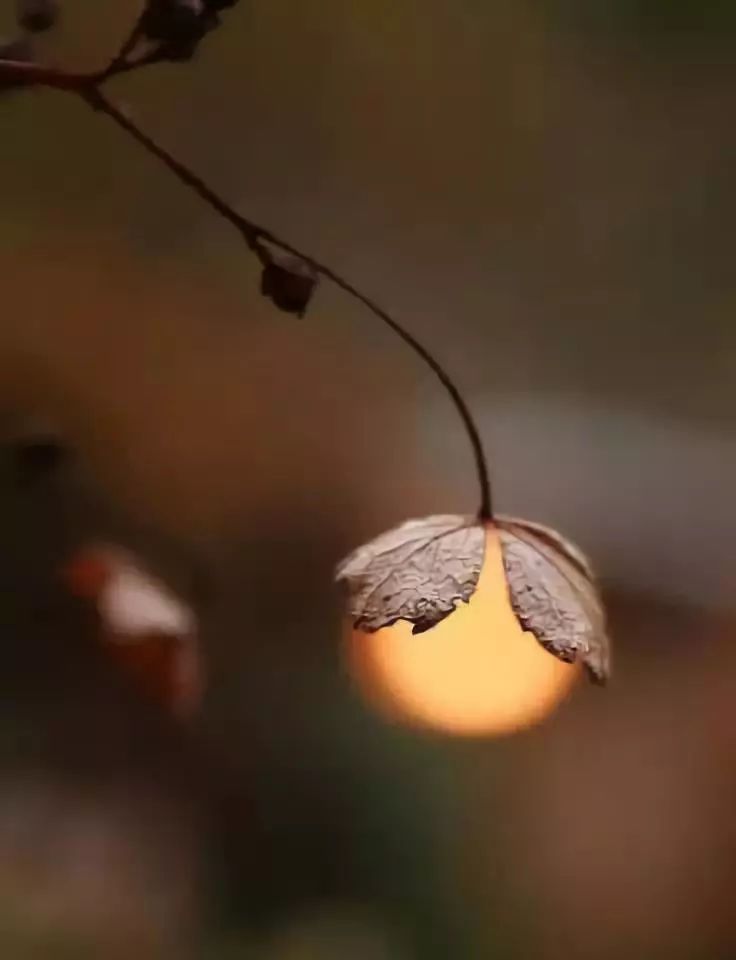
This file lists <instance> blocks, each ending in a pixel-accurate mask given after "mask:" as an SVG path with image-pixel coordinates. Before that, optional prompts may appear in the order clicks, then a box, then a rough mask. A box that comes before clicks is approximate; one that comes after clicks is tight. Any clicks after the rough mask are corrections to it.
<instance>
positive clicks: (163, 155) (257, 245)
mask: <svg viewBox="0 0 736 960" xmlns="http://www.w3.org/2000/svg"><path fill="white" fill-rule="evenodd" d="M133 33H136V31H135V30H134V31H133ZM129 43H130V38H129V39H128V42H126V44H124V45H123V48H122V49H121V53H122V54H123V56H122V59H121V54H118V55H117V56H116V57H115V58H114V59H113V60H112V61H111V64H110V66H109V67H108V68H107V69H105V70H103V71H101V72H98V73H94V74H79V73H68V72H66V71H61V70H54V69H49V68H45V67H40V66H37V65H35V64H26V63H16V62H14V61H7V60H0V81H2V80H9V81H11V82H16V83H18V84H19V85H30V86H32V85H38V86H46V87H52V88H55V89H58V90H66V91H68V92H72V93H76V94H78V95H79V96H81V97H82V99H83V100H85V102H86V103H88V104H89V105H90V106H91V107H92V108H93V109H94V110H96V111H99V112H100V113H103V114H104V115H105V116H107V117H109V118H110V119H111V120H112V121H113V122H114V123H116V124H117V125H118V126H119V127H120V128H121V129H122V130H124V131H125V133H127V134H128V136H130V137H132V138H133V139H134V140H135V141H136V142H137V143H138V144H140V146H142V147H143V148H144V149H145V150H146V151H147V152H148V153H150V154H151V155H152V156H154V157H156V158H157V159H158V160H159V161H160V162H161V163H163V164H164V165H165V166H166V167H167V169H169V170H170V171H171V172H172V173H173V174H174V175H175V176H176V177H177V179H178V180H180V181H181V182H182V183H183V184H185V186H187V187H188V188H189V189H190V190H192V191H193V192H194V193H195V194H196V195H197V196H198V197H199V198H200V199H201V200H203V201H204V202H205V203H206V204H207V205H208V206H209V207H210V208H211V209H213V210H214V211H215V212H216V213H217V214H218V215H219V216H220V217H222V218H223V219H224V220H226V221H227V222H228V223H230V224H231V225H232V226H233V227H234V228H235V229H236V230H237V231H238V233H239V234H240V235H241V237H242V238H243V240H245V242H246V244H247V245H248V247H249V248H250V249H251V250H252V251H253V252H254V253H255V255H256V256H257V257H258V258H259V259H260V260H261V262H262V263H267V262H268V258H267V251H266V250H265V249H264V246H263V244H264V242H265V243H267V244H271V245H272V246H274V247H277V248H278V249H280V250H282V251H284V252H285V253H289V254H291V255H292V256H295V257H297V258H298V259H299V260H301V261H302V262H303V263H305V264H307V265H308V266H309V267H311V268H312V270H314V271H315V272H316V273H318V274H320V275H321V276H323V277H325V278H327V279H328V280H330V281H332V283H334V284H335V285H336V286H337V287H339V288H340V289H341V290H343V291H345V293H347V294H349V295H350V296H352V297H354V298H355V299H356V300H358V301H359V302H360V303H362V304H363V306H365V307H366V308H367V309H368V310H369V311H370V312H371V313H372V314H373V315H374V316H376V317H378V318H379V319H380V320H381V321H383V323H384V324H386V326H388V327H389V328H390V329H391V330H393V331H394V333H395V334H397V336H399V337H400V338H401V339H402V340H403V341H404V343H406V344H407V345H408V346H409V347H411V349H412V350H413V351H414V352H415V353H416V354H417V355H418V356H419V357H421V359H422V360H423V361H424V362H425V363H426V364H427V366H428V367H429V368H430V369H431V370H432V372H433V373H434V374H435V376H436V377H437V379H438V380H439V381H440V383H441V384H442V386H443V387H444V388H445V390H446V391H447V393H448V395H449V396H450V399H451V400H452V402H453V404H454V406H455V408H456V410H457V412H458V414H459V416H460V418H461V420H462V422H463V426H464V427H465V431H466V433H467V436H468V440H469V441H470V444H471V447H472V449H473V455H474V458H475V466H476V472H477V477H478V485H479V490H480V506H479V509H478V516H479V518H480V519H481V520H483V521H485V520H490V519H491V518H492V516H493V504H492V499H491V481H490V475H489V470H488V464H487V461H486V457H485V453H484V450H483V443H482V440H481V437H480V432H479V430H478V427H477V425H476V423H475V420H474V418H473V415H472V414H471V412H470V409H469V408H468V405H467V404H466V402H465V400H464V399H463V396H462V394H461V393H460V391H459V389H458V388H457V386H456V385H455V383H454V382H453V380H452V378H451V377H450V375H449V374H448V373H447V371H446V370H445V369H444V367H443V366H442V365H441V364H440V362H439V361H438V360H437V359H436V358H435V357H434V356H433V355H432V354H431V353H430V351H429V350H428V349H427V348H426V347H425V346H424V345H423V344H421V343H420V342H419V341H418V340H417V339H416V337H414V335H413V334H411V333H409V331H408V330H406V329H405V328H404V327H403V326H402V325H401V324H400V323H399V322H398V321H397V320H394V318H393V317H392V316H391V315H390V314H389V313H388V312H387V311H386V310H384V309H383V307H381V306H379V305H378V304H377V303H376V302H375V301H374V300H373V299H371V298H370V297H368V296H366V295H365V294H364V293H361V292H360V290H359V289H358V288H357V287H355V286H353V284H352V283H350V282H349V281H348V280H345V279H344V278H343V277H342V276H341V275H340V274H339V273H336V272H335V271H334V270H333V269H332V268H331V267H329V266H327V264H325V263H322V262H321V261H319V260H316V259H315V258H314V257H312V256H310V255H309V254H307V253H304V252H303V251H302V250H300V249H299V248H298V247H295V246H294V245H293V244H291V243H289V242H288V241H287V240H283V239H282V238H281V237H279V236H277V235H276V234H275V233H273V232H272V231H271V230H269V229H268V228H267V227H263V226H261V225H260V224H257V223H254V222H253V221H252V220H249V219H248V218H247V217H244V216H243V215H242V214H240V213H238V212H237V210H235V209H234V208H233V207H232V206H231V205H230V204H229V203H228V202H227V201H226V200H225V199H224V198H223V197H221V196H220V195H219V194H218V193H216V191H214V190H213V189H212V188H211V187H210V186H209V185H208V184H207V183H205V181H204V180H203V179H202V178H201V177H200V176H198V175H197V174H196V173H194V171H192V170H191V169H190V168H189V167H187V166H186V165H185V164H183V163H182V162H181V161H180V160H178V159H177V158H176V157H174V156H173V155H172V154H171V153H170V152H169V151H168V150H166V149H165V148H164V147H162V146H161V145H160V144H159V143H157V142H156V141H155V140H154V139H153V138H152V137H151V136H150V135H149V134H147V133H145V132H144V131H143V130H141V128H140V127H139V126H138V125H137V124H136V123H135V122H134V121H133V120H131V118H130V117H129V116H127V115H126V114H125V113H124V112H123V111H122V110H121V109H120V108H119V107H118V106H116V105H115V104H114V103H113V102H112V101H111V100H110V99H109V98H108V97H107V96H106V95H105V94H104V93H103V91H102V89H101V87H102V84H103V82H104V81H105V80H107V79H109V78H110V77H112V76H114V75H116V74H118V73H123V72H129V71H130V70H134V69H137V68H138V67H139V66H146V65H148V64H149V63H152V62H156V57H155V52H154V54H151V55H150V57H143V58H141V59H139V60H137V61H129V60H127V59H126V58H127V56H128V53H129V52H130V50H129V49H126V48H127V46H128V44H129ZM132 46H134V43H133V44H132V45H131V46H130V49H132Z"/></svg>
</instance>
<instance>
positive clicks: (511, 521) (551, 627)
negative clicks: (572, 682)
mask: <svg viewBox="0 0 736 960" xmlns="http://www.w3.org/2000/svg"><path fill="white" fill-rule="evenodd" d="M495 523H496V527H497V528H498V534H499V538H500V540H501V550H502V553H503V562H504V567H505V570H506V579H507V581H508V585H509V596H510V599H511V605H512V607H513V609H514V612H515V614H516V616H517V618H518V619H519V622H520V623H521V625H522V626H523V627H524V629H525V630H529V631H530V632H531V633H533V634H534V636H535V637H536V638H537V640H539V642H540V643H541V644H542V646H543V647H545V649H547V650H549V651H550V653H552V654H554V655H555V656H556V657H559V659H560V660H565V661H567V662H568V663H573V662H575V661H577V660H582V662H583V663H584V664H585V666H586V667H587V668H588V671H589V672H590V674H591V676H592V678H593V679H594V680H596V681H597V682H598V683H605V681H606V679H607V678H608V674H609V670H610V665H609V659H610V654H609V640H608V636H607V633H606V623H605V614H604V611H603V606H602V603H601V600H600V596H599V593H598V587H597V585H596V582H595V577H594V575H593V571H592V570H591V567H590V564H589V562H588V560H587V558H586V557H585V555H584V554H583V553H581V551H580V550H579V549H578V548H577V547H576V546H575V545H574V544H572V543H570V542H569V541H568V540H565V539H564V538H563V537H562V536H560V534H559V533H557V531H555V530H552V529H550V528H549V527H544V526H542V525H541V524H536V523H530V522H529V521H527V520H519V519H516V518H513V517H498V518H496V521H495Z"/></svg>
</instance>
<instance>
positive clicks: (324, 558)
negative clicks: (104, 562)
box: [0, 0, 736, 960]
mask: <svg viewBox="0 0 736 960" xmlns="http://www.w3.org/2000/svg"><path fill="white" fill-rule="evenodd" d="M136 11H137V4H136V3H134V2H132V0H130V2H129V0H117V2H116V3H114V4H100V3H95V2H93V0H67V2H66V3H65V4H64V15H63V19H62V22H61V23H60V25H59V27H58V28H57V29H56V30H55V31H54V32H53V33H51V34H49V35H48V37H47V38H46V37H44V38H43V39H42V40H41V41H40V44H39V45H40V47H41V49H42V52H43V54H44V56H45V57H46V58H47V59H48V60H50V61H52V62H57V63H63V64H65V65H68V66H70V67H74V68H80V69H82V68H92V67H95V66H99V65H102V64H104V63H105V62H106V60H107V59H108V58H109V55H110V53H111V51H112V50H114V49H115V48H116V46H117V45H119V43H120V39H121V37H122V36H124V35H125V33H126V31H127V29H129V26H130V23H131V21H132V18H133V17H134V16H135V14H136ZM224 19H225V23H224V25H223V27H222V28H221V29H219V30H218V31H216V32H215V33H213V34H212V35H211V36H210V37H209V38H207V40H206V41H205V43H204V44H203V46H202V49H201V51H200V55H199V57H198V58H197V60H196V61H195V62H193V63H191V64H185V65H181V66H176V65H164V66H161V67H158V68H156V69H155V70H151V71H150V73H145V74H139V75H135V76H132V77H129V78H119V79H117V80H116V81H115V82H114V83H113V84H111V93H114V95H115V96H116V97H117V98H118V100H119V102H121V103H123V104H124V105H125V107H126V108H127V109H129V110H130V111H131V113H132V114H134V115H135V117H136V119H137V120H138V122H139V123H140V124H141V125H142V126H143V127H144V128H145V129H147V130H149V131H150V132H152V133H153V134H155V135H156V136H157V137H158V138H159V139H160V141H161V142H162V143H164V144H166V145H167V146H168V147H170V148H171V149H172V150H173V151H174V152H176V153H177V154H178V155H180V156H181V158H182V159H184V160H186V161H187V162H188V163H190V164H191V166H192V167H193V168H195V169H196V170H197V171H198V172H200V173H201V174H202V175H204V176H205V177H206V178H207V179H208V180H209V181H210V182H211V183H212V184H213V185H214V186H215V187H216V188H217V189H218V190H220V191H221V192H222V193H223V194H224V195H225V196H226V197H227V198H228V199H229V200H230V201H231V202H232V203H233V204H234V205H235V206H236V207H237V208H238V209H240V210H242V211H243V212H244V213H246V214H247V215H248V216H251V217H252V218H253V219H255V220H256V221H259V222H263V223H265V224H267V225H268V226H270V227H272V228H273V229H274V230H276V231H278V232H281V233H282V234H283V235H284V236H285V237H286V238H288V239H290V240H291V241H293V242H294V243H295V244H297V245H299V246H301V247H303V248H305V249H307V250H308V251H310V252H311V253H313V254H314V255H315V256H317V257H319V258H320V259H322V260H324V261H326V262H327V263H329V264H330V265H332V266H333V267H334V268H335V269H336V270H338V271H340V272H341V273H343V274H344V275H345V276H346V277H347V278H349V279H351V280H352V281H353V282H355V283H356V284H357V285H358V286H360V287H361V288H362V289H364V290H365V291H366V292H368V293H370V294H372V295H374V296H375V297H376V299H378V300H379V301H380V302H381V303H382V304H384V305H386V306H387V307H388V308H389V309H391V310H392V311H393V312H395V314H396V315H397V317H399V318H400V319H401V320H402V321H403V322H404V323H405V324H406V326H407V327H408V328H409V329H411V330H412V331H413V332H414V333H415V334H416V335H417V336H418V337H419V338H420V339H422V340H423V341H424V342H425V343H426V344H427V345H428V346H429V347H430V348H431V349H432V350H433V351H434V352H435V353H436V354H437V355H438V356H439V357H440V358H441V359H442V361H443V363H445V365H446V366H447V368H448V369H449V370H450V371H451V372H452V373H453V375H454V376H455V377H456V379H457V381H458V383H459V385H460V386H461V388H462V389H463V391H464V393H465V395H466V396H467V398H468V400H469V402H470V404H471V406H472V408H473V409H474V411H475V412H476V413H477V416H478V420H479V424H480V427H481V430H482V433H483V436H484V439H485V441H486V444H487V446H488V449H489V452H490V457H491V461H492V467H493V473H494V478H495V488H496V496H497V501H498V506H499V508H500V509H502V510H503V511H505V512H512V513H517V514H520V515H522V516H526V517H529V518H531V519H537V520H541V521H543V522H546V523H549V524H553V525H556V526H559V527H560V528H561V529H562V530H564V531H565V532H566V533H567V534H569V535H570V536H571V537H573V538H574V539H575V540H576V541H577V542H579V543H580V544H581V545H582V546H583V547H584V548H585V549H586V550H587V551H588V552H589V553H590V554H591V556H592V557H593V559H594V562H595V564H596V566H597V568H598V569H599V571H600V573H601V577H602V580H603V583H604V587H605V592H606V598H607V604H608V608H609V611H610V618H611V622H612V632H613V634H614V636H615V642H616V646H615V677H614V682H613V683H612V684H611V686H610V687H609V688H608V689H607V690H605V691H601V690H597V689H589V688H588V687H587V685H585V684H582V683H581V684H572V680H573V679H574V677H572V676H571V674H570V673H569V671H568V668H566V667H558V665H557V664H556V662H555V661H553V660H552V659H551V658H548V657H546V655H544V654H542V653H540V656H542V657H543V658H544V659H543V663H544V666H540V665H539V664H540V663H541V662H542V661H539V660H538V658H537V659H535V658H534V657H533V656H532V655H531V654H529V652H528V650H527V648H526V647H524V648H523V649H524V653H523V655H522V653H521V650H522V647H523V644H521V643H520V644H518V645H514V644H504V643H499V642H498V636H495V635H494V636H489V637H488V638H487V639H488V644H486V643H485V639H486V638H485V637H479V638H478V637H476V638H475V639H474V640H472V641H470V642H468V643H453V642H449V643H444V644H443V642H442V639H441V638H439V635H438V638H435V639H433V638H432V635H428V636H427V637H426V638H418V639H419V640H422V642H424V640H425V639H426V641H427V643H426V645H425V646H417V645H416V642H415V643H414V645H412V641H411V638H406V637H402V636H397V637H393V638H391V637H381V636H380V635H379V636H378V637H376V638H374V639H372V640H370V641H367V640H366V641H365V642H361V640H360V638H352V639H348V638H347V637H346V631H345V629H344V626H343V624H342V622H341V612H340V605H339V598H338V596H337V595H336V592H335V590H334V588H333V585H332V580H331V577H332V568H333V566H334V564H335V562H336V561H337V560H338V559H339V558H340V557H341V556H342V555H343V554H344V553H345V552H347V551H348V550H349V549H352V548H353V547H354V546H356V545H357V544H359V543H361V542H363V541H364V540H366V539H368V538H370V537H372V536H374V535H376V534H377V533H379V532H380V531H382V530H384V529H386V528H388V527H390V526H392V525H394V524H396V523H398V522H400V521H401V520H403V519H405V518H407V517H409V516H421V515H423V514H427V513H431V512H455V511H456V512H465V511H468V512H470V511H472V510H474V509H475V505H476V504H475V497H476V490H475V482H474V475H473V470H472V461H471V456H470V452H469V450H468V446H467V442H466V440H465V438H464V435H463V433H462V431H461V429H460V427H459V424H458V422H457V418H456V416H455V415H454V412H453V410H452V409H451V407H450V406H449V404H448V401H447V399H446V397H445V396H444V395H443V394H442V392H441V391H440V389H439V387H438V385H437V383H436V382H435V381H434V380H433V379H432V377H431V375H430V374H429V373H428V372H427V371H426V370H425V369H423V368H422V367H421V366H420V365H419V364H418V362H417V361H416V359H415V358H414V357H412V355H411V354H409V353H407V352H406V350H405V348H404V347H402V345H401V344H400V343H399V342H398V341H395V340H394V339H392V337H391V335H390V333H388V332H387V331H385V330H384V329H382V328H381V327H380V326H379V325H377V322H376V321H375V320H374V319H372V317H371V316H369V315H367V314H366V313H365V311H363V310H361V309H360V308H359V306H358V305H356V304H355V303H353V302H351V301H350V300H348V299H346V297H344V296H343V295H342V294H340V293H339V291H336V290H335V289H333V288H332V287H330V285H329V284H323V285H322V286H321V287H320V290H319V292H318V295H317V298H316V300H315V302H314V305H313V307H312V309H311V310H310V312H309V314H308V315H307V317H306V318H304V319H297V318H295V317H292V316H288V315H286V314H282V313H279V312H278V311H276V310H275V308H274V307H273V306H272V305H271V304H269V303H268V302H266V301H264V300H262V299H260V297H259V295H258V268H257V264H256V263H255V261H254V260H253V258H252V257H251V256H250V255H249V254H248V253H247V251H246V250H245V249H244V248H243V246H242V244H241V243H240V242H239V240H238V237H237V235H236V234H234V232H233V231H232V230H231V229H230V228H229V227H228V226H227V225H226V224H224V223H222V222H220V221H219V220H217V219H216V218H214V217H213V216H212V215H211V214H210V212H209V211H208V210H207V209H205V208H204V207H203V206H202V204H201V203H200V202H199V201H198V200H197V198H196V197H193V196H190V194H189V193H188V192H186V191H185V190H184V189H182V188H181V187H180V185H179V184H178V183H177V182H176V181H175V180H174V179H173V178H172V177H171V176H170V175H168V174H167V173H166V172H165V171H163V170H162V169H161V168H160V167H159V166H157V165H156V163H155V162H154V161H153V160H151V159H150V158H149V157H148V156H146V155H144V154H143V153H141V152H140V151H139V150H138V149H137V148H136V147H135V145H133V144H131V143H129V142H128V141H127V140H126V139H125V138H124V136H123V135H122V134H121V133H120V132H119V131H118V130H117V129H115V128H114V127H113V126H112V125H111V124H110V123H109V122H108V121H106V119H105V118H104V117H102V116H95V115H94V114H93V113H92V112H90V111H89V110H88V109H86V108H85V107H84V106H83V105H82V104H81V103H77V102H76V101H74V100H73V99H72V98H69V97H65V96H63V95H61V94H56V93H53V92H51V91H40V90H33V91H29V92H26V93H23V94H21V93H13V94H6V95H4V96H3V98H2V101H0V184H2V213H3V215H2V218H1V220H0V265H1V270H2V273H1V276H2V307H1V310H2V324H0V412H1V413H2V425H3V431H4V433H3V436H4V437H5V445H4V447H3V453H2V456H0V482H1V483H2V499H1V501H0V504H1V505H0V510H2V513H3V516H2V530H3V536H4V542H5V551H4V554H3V556H4V560H3V562H2V564H1V565H0V621H1V622H2V625H3V629H2V636H3V656H4V661H3V668H2V670H1V671H0V690H1V693H0V712H1V713H2V722H1V723H0V953H1V954H2V956H3V957H8V958H11V960H14V958H18V960H25V958H29V960H35V958H47V957H48V958H69V960H76V958H81V960H84V958H88V957H89V958H99V957H103V956H104V957H105V958H112V960H116V958H121V960H122V958H128V957H130V956H133V955H134V956H136V957H138V958H139V960H148V958H151V960H159V958H161V960H168V958H187V957H193V958H204V960H230V958H234V957H238V958H240V957H245V958H255V960H333V958H335V960H336V958H340V960H345V958H350V960H434V958H437V960H440V958H443V960H448V958H453V960H454V958H458V960H466V958H467V960H475V958H479V960H484V958H491V957H492V958H498V960H503V958H524V960H528V958H544V960H557V958H565V960H574V958H586V960H593V958H603V960H607V958H611V960H614V958H624V957H625V958H627V960H658V958H665V957H666V958H667V960H701V958H702V960H726V958H729V957H733V956H734V955H736V921H734V919H733V909H732V895H733V891H732V884H733V883H734V882H736V828H735V827H734V816H733V806H734V801H735V800H736V769H735V768H734V765H733V757H734V745H735V744H736V715H735V714H734V702H735V696H736V648H735V647H734V640H735V639H736V605H735V604H734V587H735V586H736V580H735V577H736V571H735V569H734V565H733V558H734V543H736V511H734V509H733V505H732V497H733V491H734V488H735V486H736V434H735V433H734V422H735V421H736V391H734V371H735V369H736V327H735V326H734V322H733V314H734V309H735V308H736V284H735V281H734V275H733V267H732V252H729V251H731V232H732V225H733V222H734V219H735V215H736V188H735V187H734V177H733V165H734V159H736V156H735V155H736V127H734V124H733V122H732V115H733V110H734V106H736V67H735V66H734V57H733V53H734V49H735V48H736V6H734V5H733V4H728V3H723V2H716V0H710V2H705V0H669V2H665V0H506V2H500V0H499V2H496V0H485V2H478V0H456V2H454V3H451V4H450V3H443V2H440V0H429V2H426V0H425V2H423V3H421V4H420V3H418V2H415V0H404V2H399V3H389V2H388V0H370V2H369V0H352V2H350V3H342V2H338V0H321V2H319V3H317V2H314V3H309V2H303V0H302V2H299V3H296V2H288V0H269V2H268V3H265V2H258V0H243V2H241V3H240V4H238V5H237V6H236V7H235V8H233V10H232V11H229V12H228V13H227V15H226V17H225V18H224ZM13 30H14V3H12V2H10V0H2V2H0V35H2V34H4V35H7V36H10V35H12V33H13ZM28 418H37V419H38V420H39V422H40V421H42V422H45V423H50V424H52V425H53V426H54V428H55V429H58V430H59V431H60V432H61V433H62V435H63V436H64V437H65V438H66V439H67V442H68V443H69V444H70V445H71V447H72V448H73V450H74V455H73V456H72V457H71V459H70V460H69V462H66V463H64V464H62V465H61V467H60V469H59V470H58V471H56V472H55V473H54V474H53V475H49V476H48V477H47V478H45V479H44V480H43V481H41V482H33V483H29V482H28V479H27V478H25V479H24V477H23V476H21V475H20V474H19V471H18V464H17V460H16V459H15V457H14V455H13V446H12V442H11V441H12V438H13V437H14V436H15V435H16V433H17V431H18V430H19V429H21V426H22V424H23V423H25V422H27V419H28ZM99 537H103V538H111V539H115V540H117V541H119V542H122V543H125V544H126V545H129V546H131V547H132V548H134V549H135V550H137V551H138V552H139V555H140V556H142V557H143V558H145V560H146V562H147V563H148V564H150V565H151V567H152V568H153V569H155V570H157V571H158V572H159V573H160V575H161V576H162V577H164V578H165V579H166V580H167V582H168V583H170V584H171V585H172V586H173V587H175V588H176V589H178V590H180V591H181V593H182V595H183V596H185V597H187V598H188V599H189V600H190V602H192V603H193V604H194V605H195V607H196V609H197V612H198V614H199V617H200V622H201V633H202V639H203V644H204V647H205V650H206V654H207V659H208V672H209V689H208V694H207V698H206V702H205V705H204V709H203V713H202V717H201V718H200V719H199V720H198V721H197V723H196V724H195V725H194V727H193V728H189V727H181V726H177V725H176V724H174V723H173V722H172V721H170V720H168V719H167V718H166V717H165V716H163V715H162V714H161V713H160V712H159V711H157V710H156V709H154V708H153V707H151V706H149V705H148V704H146V703H144V702H142V701H141V700H140V699H139V698H138V697H137V696H136V695H135V693H134V692H133V691H132V690H131V689H130V688H129V687H128V686H127V685H126V684H125V683H124V682H123V680H122V679H121V678H120V677H119V676H118V675H117V673H116V672H115V671H114V670H113V669H112V668H111V665H110V664H109V662H108V661H107V660H106V659H105V657H104V656H103V655H102V653H101V651H100V650H99V648H98V645H97V644H96V643H95V642H94V636H93V634H94V625H93V624H92V623H91V621H90V619H89V618H88V617H87V616H85V615H84V611H83V610H81V609H80V606H79V604H77V603H75V602H73V601H72V599H71V598H70V597H68V596H67V595H66V593H65V591H64V589H63V588H62V586H61V585H60V581H59V578H58V570H59V567H60V565H61V564H62V563H63V561H64V558H65V557H66V556H67V555H68V552H69V549H70V548H71V545H73V544H74V543H77V542H80V541H83V540H84V539H85V538H99ZM202 582H204V583H205V584H206V589H204V590H202V589H195V588H194V587H193V586H192V584H197V583H202ZM517 651H518V656H517ZM525 658H527V659H525ZM532 663H533V666H530V664H532ZM548 664H549V666H548ZM566 671H568V672H566ZM499 678H507V679H505V680H504V682H503V683H501V682H499ZM509 691H512V692H513V696H511V695H510V693H509Z"/></svg>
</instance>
